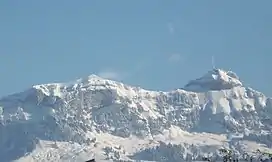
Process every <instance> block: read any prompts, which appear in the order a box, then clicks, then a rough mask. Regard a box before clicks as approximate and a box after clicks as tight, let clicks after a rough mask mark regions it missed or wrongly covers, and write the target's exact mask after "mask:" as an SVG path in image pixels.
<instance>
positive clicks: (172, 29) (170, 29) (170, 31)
mask: <svg viewBox="0 0 272 162" xmlns="http://www.w3.org/2000/svg"><path fill="white" fill-rule="evenodd" d="M167 27H168V31H169V33H170V34H174V33H175V28H174V24H173V23H168V24H167Z"/></svg>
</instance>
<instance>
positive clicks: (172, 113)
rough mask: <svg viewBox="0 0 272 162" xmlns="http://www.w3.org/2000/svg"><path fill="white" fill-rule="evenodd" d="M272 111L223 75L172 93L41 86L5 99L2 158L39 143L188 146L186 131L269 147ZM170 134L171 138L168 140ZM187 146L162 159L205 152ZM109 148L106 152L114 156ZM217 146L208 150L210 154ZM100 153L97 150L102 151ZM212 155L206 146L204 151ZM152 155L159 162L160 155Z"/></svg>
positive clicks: (83, 84)
mask: <svg viewBox="0 0 272 162" xmlns="http://www.w3.org/2000/svg"><path fill="white" fill-rule="evenodd" d="M271 105H272V100H271V98H267V97H266V96H265V95H263V94H262V93H260V92H257V91H255V90H253V89H252V88H249V87H244V86H243V84H242V82H241V81H240V80H239V77H238V76H237V75H236V74H235V73H234V72H226V71H224V70H221V69H213V70H212V71H209V72H208V73H207V74H205V75H204V76H203V77H201V78H199V79H196V80H192V81H190V82H189V83H188V84H187V85H186V86H185V87H184V89H177V90H173V91H169V92H156V91H148V90H144V89H141V88H138V87H132V86H128V85H125V84H123V83H119V82H115V81H111V80H106V79H103V78H100V77H98V76H95V75H91V76H89V77H87V78H84V79H79V80H77V81H75V82H72V83H69V84H68V83H65V84H64V83H54V84H44V85H36V86H33V87H32V88H31V89H29V90H26V91H24V92H21V93H18V94H14V95H10V96H7V97H4V98H2V99H1V100H0V106H1V107H0V158H1V159H2V160H3V161H4V162H5V161H12V160H16V159H20V158H22V157H24V156H26V155H28V154H32V153H33V152H35V150H38V148H37V147H38V146H39V145H42V144H40V143H41V141H55V142H60V143H61V142H63V143H65V142H66V143H67V142H68V143H76V144H79V145H80V146H82V147H83V146H84V147H85V145H87V146H93V145H94V144H93V142H92V141H93V139H94V138H95V139H96V140H97V138H99V137H103V138H106V137H104V136H107V138H110V140H109V141H111V140H113V141H119V142H120V143H122V141H124V140H129V139H131V138H137V139H139V140H144V141H149V140H153V141H156V140H157V141H159V140H158V139H156V138H157V137H160V139H166V138H168V137H169V138H170V136H171V138H174V137H172V136H178V137H179V136H180V137H179V139H182V138H184V136H183V135H182V134H183V133H178V132H182V131H184V132H187V133H189V134H190V133H191V136H193V135H195V136H202V135H199V134H203V133H204V134H205V133H210V134H214V135H216V136H223V135H227V134H231V133H236V134H237V133H238V134H242V135H243V136H242V137H241V138H243V139H246V140H250V141H257V142H259V143H260V142H261V143H263V144H267V145H271V143H272V142H271V140H270V138H271V137H270V135H269V134H271V133H272V132H271V123H272V122H271V120H270V119H271V117H272V106H271ZM170 130H171V132H172V134H171V133H170V134H169V133H168V134H166V133H167V132H169V131H170ZM173 130H175V131H173ZM173 132H176V133H174V134H175V135H173ZM108 136H109V137H108ZM209 136H211V135H209ZM227 137H229V136H227ZM239 137H240V136H239ZM103 138H101V140H102V139H103ZM208 138H210V137H208ZM14 139H16V140H14ZM166 141H167V140H162V141H160V142H163V143H160V146H161V147H163V150H165V148H167V147H168V146H169V147H170V146H171V149H172V146H173V145H167V144H166ZM99 142H100V143H102V144H103V142H102V141H99ZM170 142H171V141H170ZM180 142H181V141H180ZM187 142H188V141H183V142H181V143H182V144H181V145H174V146H173V147H174V150H172V151H173V152H176V153H177V154H178V155H175V156H176V157H171V158H170V157H166V156H170V155H167V154H163V156H164V157H165V158H166V159H168V160H169V159H170V160H174V161H175V160H176V161H180V160H181V159H186V158H193V157H192V156H196V155H195V154H191V153H184V151H186V150H187V151H188V150H191V151H193V150H194V149H196V148H199V149H200V150H198V151H197V154H199V155H198V156H200V154H201V148H202V146H201V147H200V146H196V145H193V146H187V145H188V143H187ZM184 143H187V144H186V147H185V145H184ZM60 145H61V144H60ZM206 145H209V144H206ZM107 147H109V146H107ZM107 147H106V146H105V147H104V148H102V149H101V150H100V151H101V152H103V150H104V151H105V150H111V149H106V148H107ZM131 147H132V146H131ZM139 147H144V146H139ZM217 147H218V146H216V147H215V146H213V145H212V146H209V148H211V150H212V149H215V148H217ZM237 147H238V146H237ZM8 148H12V149H8ZM94 148H97V149H99V147H98V145H97V144H96V145H95V147H94ZM206 148H207V147H206V146H205V147H204V146H203V150H206ZM235 148H236V146H235ZM55 149H56V148H55ZM143 149H144V150H145V151H147V152H150V151H151V150H153V151H158V150H160V148H157V149H151V148H143ZM169 149H170V148H169ZM176 149H178V151H177V150H176ZM57 150H59V149H57ZM159 152H160V151H159ZM180 152H182V153H180ZM176 153H175V154H176ZM33 154H34V153H33ZM58 154H60V153H58ZM98 154H101V153H99V151H98ZM115 154H116V155H115ZM115 154H114V156H113V157H112V158H114V157H115V156H116V158H118V159H117V160H120V159H122V158H124V159H125V157H126V158H127V159H129V156H127V155H126V154H125V153H124V154H123V153H121V152H118V153H115ZM141 154H145V152H144V151H143V150H142V153H141V152H140V151H139V150H138V152H137V153H135V156H133V157H134V158H136V157H137V158H139V155H141ZM136 155H137V156H136ZM107 156H110V155H107ZM154 156H156V158H155V159H156V160H158V159H160V155H159V153H158V152H156V153H155V155H154ZM63 157H65V156H64V155H63ZM60 158H61V157H59V159H57V160H59V161H61V160H60ZM107 158H109V159H110V157H107ZM131 158H132V157H131ZM131 158H130V159H131ZM147 159H148V160H150V157H148V158H147ZM151 159H152V158H151ZM66 160H67V159H66ZM138 160H139V159H138ZM140 160H141V159H140ZM142 160H143V159H142ZM153 160H154V159H153ZM64 161H65V160H64Z"/></svg>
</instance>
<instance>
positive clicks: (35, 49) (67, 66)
mask: <svg viewBox="0 0 272 162" xmlns="http://www.w3.org/2000/svg"><path fill="white" fill-rule="evenodd" d="M271 6H272V1H271V0H262V1H256V0H240V1H237V0H228V1H218V0H205V1H203V0H195V1H182V0H172V1H163V0H156V1H155V0H150V1H146V0H137V1H126V0H115V1H101V0H100V1H98V0H96V1H95V0H92V1H87V0H83V1H72V0H65V1H64V0H63V1H53V0H48V1H35V0H24V1H19V0H17V1H16V0H15V1H0V22H1V24H0V56H1V59H0V74H1V84H0V96H3V95H7V94H10V93H14V92H19V91H22V90H24V89H27V88H28V87H30V86H32V85H35V84H41V83H49V82H66V81H71V80H74V79H77V78H80V77H86V76H88V75H90V74H98V75H101V76H105V77H111V78H114V79H115V80H120V81H123V82H125V83H127V84H131V85H136V86H141V87H144V88H147V89H155V90H171V89H175V88H179V87H183V86H184V85H185V84H186V83H187V82H188V81H189V80H190V79H195V78H197V77H199V76H201V75H202V74H204V73H205V72H207V71H208V70H210V69H211V67H212V65H211V57H212V56H214V57H215V63H216V66H217V67H220V68H223V69H231V70H233V71H235V72H236V73H237V74H238V75H239V76H240V78H241V79H242V80H243V81H244V82H245V84H246V85H249V86H251V87H253V88H255V89H257V90H260V91H262V92H264V93H265V94H267V95H270V96H272V88H271V82H272V76H271V70H270V69H271V68H272V64H271V63H270V62H271V61H272V55H271V53H272V45H271V43H272V30H271V29H272V21H271V20H272V18H271V17H272V10H271Z"/></svg>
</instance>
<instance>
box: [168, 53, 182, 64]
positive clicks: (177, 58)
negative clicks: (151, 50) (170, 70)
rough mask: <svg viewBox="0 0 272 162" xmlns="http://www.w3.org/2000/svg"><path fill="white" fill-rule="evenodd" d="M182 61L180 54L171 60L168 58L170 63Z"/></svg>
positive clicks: (171, 57) (176, 54)
mask: <svg viewBox="0 0 272 162" xmlns="http://www.w3.org/2000/svg"><path fill="white" fill-rule="evenodd" d="M181 60H182V57H181V55H180V54H178V53H175V54H172V55H171V56H170V57H169V58H168V61H169V62H171V63H173V62H180V61H181Z"/></svg>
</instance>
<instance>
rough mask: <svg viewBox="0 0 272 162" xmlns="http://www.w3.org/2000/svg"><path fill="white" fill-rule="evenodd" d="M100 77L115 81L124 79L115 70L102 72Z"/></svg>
mask: <svg viewBox="0 0 272 162" xmlns="http://www.w3.org/2000/svg"><path fill="white" fill-rule="evenodd" d="M98 76H100V77H102V78H105V79H113V80H121V79H123V77H122V74H121V73H120V72H117V71H114V70H102V71H100V72H99V73H98Z"/></svg>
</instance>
